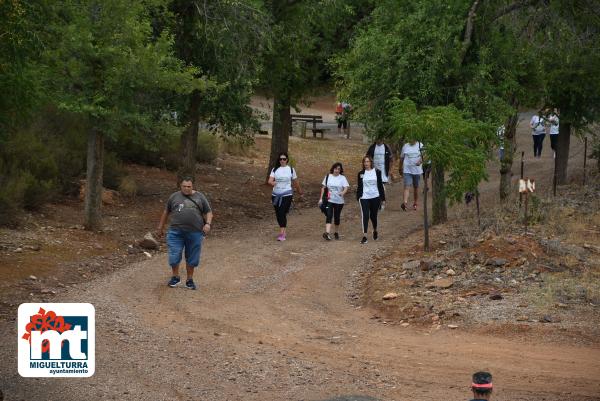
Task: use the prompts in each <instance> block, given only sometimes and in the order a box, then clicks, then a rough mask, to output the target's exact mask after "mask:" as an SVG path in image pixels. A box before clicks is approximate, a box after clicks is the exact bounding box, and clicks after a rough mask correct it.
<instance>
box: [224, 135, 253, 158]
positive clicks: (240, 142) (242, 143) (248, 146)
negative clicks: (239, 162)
mask: <svg viewBox="0 0 600 401" xmlns="http://www.w3.org/2000/svg"><path fill="white" fill-rule="evenodd" d="M253 145H254V139H253V138H252V137H223V138H222V151H223V152H224V153H227V154H230V155H232V156H244V157H251V156H253V151H252V149H253Z"/></svg>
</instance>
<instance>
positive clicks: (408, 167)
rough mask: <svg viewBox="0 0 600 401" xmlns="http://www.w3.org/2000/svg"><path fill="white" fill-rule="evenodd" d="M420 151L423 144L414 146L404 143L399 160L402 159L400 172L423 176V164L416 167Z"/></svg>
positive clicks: (418, 143) (417, 143)
mask: <svg viewBox="0 0 600 401" xmlns="http://www.w3.org/2000/svg"><path fill="white" fill-rule="evenodd" d="M421 149H423V144H422V143H421V142H415V144H414V145H411V144H410V143H405V144H404V146H402V152H400V158H402V159H404V162H403V168H402V171H403V172H404V174H413V175H421V174H423V165H422V164H423V163H421V164H419V165H417V163H418V162H419V161H421Z"/></svg>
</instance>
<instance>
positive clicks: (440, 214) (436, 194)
mask: <svg viewBox="0 0 600 401" xmlns="http://www.w3.org/2000/svg"><path fill="white" fill-rule="evenodd" d="M431 173H432V174H431V177H432V178H431V186H432V195H433V196H432V197H433V199H432V201H431V206H432V216H431V224H432V225H436V224H440V223H445V222H446V221H447V220H448V210H447V208H446V190H445V174H444V167H442V166H440V165H438V164H433V169H432V172H431Z"/></svg>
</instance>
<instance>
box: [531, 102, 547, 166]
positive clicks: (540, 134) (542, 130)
mask: <svg viewBox="0 0 600 401" xmlns="http://www.w3.org/2000/svg"><path fill="white" fill-rule="evenodd" d="M542 114H543V113H542V110H540V111H539V112H538V114H534V115H533V116H532V117H531V121H529V127H531V135H532V137H533V157H538V158H540V157H542V145H543V144H544V138H545V137H546V126H545V123H546V121H545V119H544V117H543V116H542Z"/></svg>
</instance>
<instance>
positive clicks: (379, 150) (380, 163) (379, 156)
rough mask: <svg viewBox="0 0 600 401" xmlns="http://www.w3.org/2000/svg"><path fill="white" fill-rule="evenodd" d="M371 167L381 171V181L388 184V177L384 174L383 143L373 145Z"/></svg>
mask: <svg viewBox="0 0 600 401" xmlns="http://www.w3.org/2000/svg"><path fill="white" fill-rule="evenodd" d="M373 166H375V168H376V169H377V170H379V171H381V180H382V181H383V182H388V177H387V175H386V174H385V145H384V144H383V143H382V144H381V145H377V144H376V145H375V150H374V151H373Z"/></svg>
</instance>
